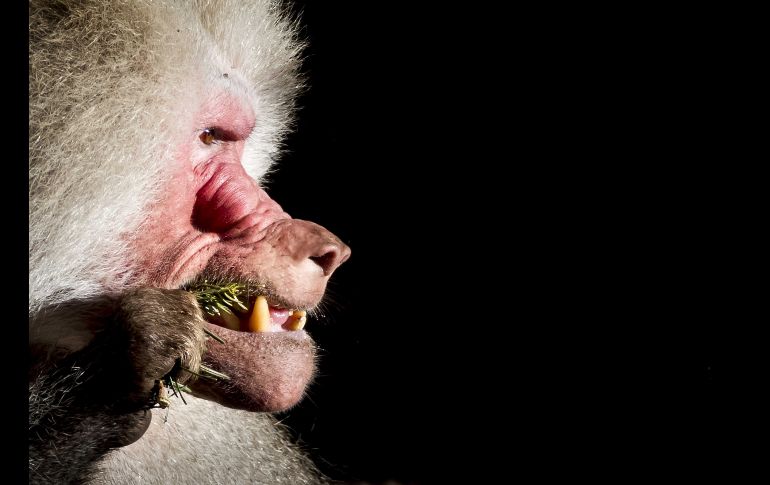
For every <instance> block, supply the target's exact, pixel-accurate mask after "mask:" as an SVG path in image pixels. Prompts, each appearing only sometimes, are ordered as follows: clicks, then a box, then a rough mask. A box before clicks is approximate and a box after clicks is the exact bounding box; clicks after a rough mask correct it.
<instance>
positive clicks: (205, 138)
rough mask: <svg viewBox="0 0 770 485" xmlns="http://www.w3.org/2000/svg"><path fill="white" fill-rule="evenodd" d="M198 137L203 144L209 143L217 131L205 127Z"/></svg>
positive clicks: (214, 138) (215, 136)
mask: <svg viewBox="0 0 770 485" xmlns="http://www.w3.org/2000/svg"><path fill="white" fill-rule="evenodd" d="M199 138H200V139H201V141H202V142H203V143H204V144H205V145H211V144H212V143H214V142H215V141H216V139H217V132H216V130H214V128H206V129H205V130H203V131H202V132H201V134H200V137H199Z"/></svg>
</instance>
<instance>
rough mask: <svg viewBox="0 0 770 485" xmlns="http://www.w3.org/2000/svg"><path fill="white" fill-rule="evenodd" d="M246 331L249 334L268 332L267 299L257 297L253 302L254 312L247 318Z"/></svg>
mask: <svg viewBox="0 0 770 485" xmlns="http://www.w3.org/2000/svg"><path fill="white" fill-rule="evenodd" d="M247 330H248V331H249V332H269V331H270V308H269V307H268V306H267V298H265V297H264V296H258V297H257V301H255V302H254V310H252V312H251V316H250V317H249V323H248V328H247Z"/></svg>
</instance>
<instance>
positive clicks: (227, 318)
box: [219, 311, 241, 330]
mask: <svg viewBox="0 0 770 485" xmlns="http://www.w3.org/2000/svg"><path fill="white" fill-rule="evenodd" d="M219 316H220V318H221V319H222V322H223V323H224V324H225V327H227V328H229V329H230V330H240V329H241V321H240V320H239V319H238V317H237V316H235V315H234V314H232V313H228V312H225V311H221V312H219Z"/></svg>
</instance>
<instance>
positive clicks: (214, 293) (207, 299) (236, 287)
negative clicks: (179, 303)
mask: <svg viewBox="0 0 770 485" xmlns="http://www.w3.org/2000/svg"><path fill="white" fill-rule="evenodd" d="M186 290H187V291H190V292H192V293H193V294H194V295H195V298H196V299H197V300H198V304H199V305H200V306H201V308H203V311H205V312H206V313H208V314H209V315H210V316H214V317H218V316H220V315H221V314H222V313H223V312H224V313H230V314H235V311H238V312H247V311H249V308H248V306H247V304H248V302H249V296H250V292H249V289H248V288H247V287H246V285H243V284H240V283H228V284H216V283H209V282H208V280H203V281H202V282H199V283H195V284H193V285H190V286H188V287H187V288H186Z"/></svg>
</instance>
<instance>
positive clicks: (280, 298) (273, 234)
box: [135, 94, 350, 411]
mask: <svg viewBox="0 0 770 485" xmlns="http://www.w3.org/2000/svg"><path fill="white" fill-rule="evenodd" d="M195 124H196V129H195V130H192V131H194V132H193V135H191V136H190V137H189V139H186V140H182V141H181V142H180V144H179V149H178V150H177V156H176V159H175V160H174V165H173V169H172V170H173V172H172V174H171V176H172V178H173V181H172V183H170V184H168V186H169V187H174V188H175V189H174V190H173V191H170V192H167V193H165V194H163V196H162V198H161V199H160V200H159V201H158V202H157V203H156V205H155V206H154V207H153V208H151V210H150V213H151V214H153V216H152V220H149V221H147V223H146V224H145V226H143V233H142V235H141V237H140V238H139V240H138V241H137V242H136V248H135V249H136V252H135V254H138V255H139V262H140V264H139V268H140V272H139V276H138V279H139V281H137V284H143V285H147V286H156V287H160V288H168V289H171V288H179V287H180V286H182V285H184V284H186V283H188V282H190V281H192V280H193V279H195V278H196V277H198V276H201V275H204V276H206V277H208V278H219V279H224V280H228V281H243V282H250V283H252V284H254V283H256V284H262V285H265V287H266V288H267V289H268V298H269V300H270V304H271V307H272V310H273V311H272V313H274V314H276V315H281V314H282V313H281V310H280V309H281V308H291V309H304V310H310V309H312V308H313V307H315V306H316V305H317V304H318V303H319V302H320V300H321V298H322V296H323V294H324V291H325V289H326V283H327V281H328V280H329V277H330V276H331V275H332V273H333V272H334V270H335V269H336V268H337V267H338V266H339V265H340V264H342V263H343V262H344V261H345V260H346V259H347V258H348V257H349V255H350V248H348V247H347V246H346V245H345V244H344V243H343V242H342V241H340V240H339V239H338V238H337V237H336V236H334V235H333V234H332V233H331V232H329V231H327V230H326V229H324V228H323V227H321V226H319V225H317V224H314V223H312V222H308V221H302V220H298V219H292V218H291V217H290V216H289V215H288V214H287V213H286V212H284V211H283V209H281V206H280V205H278V203H277V202H275V201H274V200H272V199H271V198H270V197H269V196H268V195H267V193H266V192H265V191H264V190H263V189H262V188H261V187H260V186H259V184H258V183H257V181H255V180H254V179H252V178H251V177H249V176H248V175H247V173H246V171H245V170H244V168H243V166H242V165H241V157H242V155H243V153H244V145H245V142H246V139H247V138H248V136H249V134H250V133H251V131H252V129H253V127H254V124H255V117H254V114H253V112H252V110H251V108H250V107H249V105H248V104H247V103H246V102H245V101H244V100H243V99H240V98H239V97H236V96H234V95H232V94H221V95H219V96H215V97H213V98H211V99H210V100H209V102H208V103H206V104H204V106H203V109H202V111H201V113H200V114H199V116H198V117H197V119H196V120H195ZM206 129H213V133H215V137H216V139H215V140H214V142H213V143H210V144H207V143H205V141H206V138H205V137H203V138H202V137H201V136H200V135H201V133H202V132H203V130H206ZM276 330H278V331H276V332H268V333H247V332H238V331H233V330H228V329H224V328H221V327H216V326H212V331H215V333H217V334H220V335H222V336H223V337H224V338H225V340H226V341H227V344H226V345H222V344H219V343H217V342H215V341H211V340H210V341H209V342H208V344H207V350H206V352H205V354H204V363H205V364H206V365H209V366H210V367H212V368H214V369H216V370H218V371H220V372H223V373H225V374H227V375H229V376H230V377H231V380H230V381H229V382H227V383H219V384H210V383H203V382H201V381H200V380H199V381H198V382H196V383H195V384H193V385H192V386H191V387H192V389H193V392H194V393H198V394H200V395H202V396H204V397H207V398H209V399H213V400H216V401H218V402H221V403H222V404H225V405H228V406H231V407H236V408H241V409H247V410H251V411H277V410H282V409H286V408H288V407H290V406H292V405H294V404H295V403H296V402H297V401H298V400H299V399H300V398H301V397H302V395H303V392H304V389H305V387H306V385H307V384H308V383H309V381H310V379H312V376H313V372H314V368H315V364H314V359H315V358H314V351H313V349H314V345H313V342H312V340H311V339H310V337H309V336H308V335H307V334H306V333H305V332H304V331H302V330H299V331H291V332H290V331H285V330H284V329H283V328H281V327H280V325H278V326H277V328H276ZM225 335H226V336H225Z"/></svg>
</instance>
